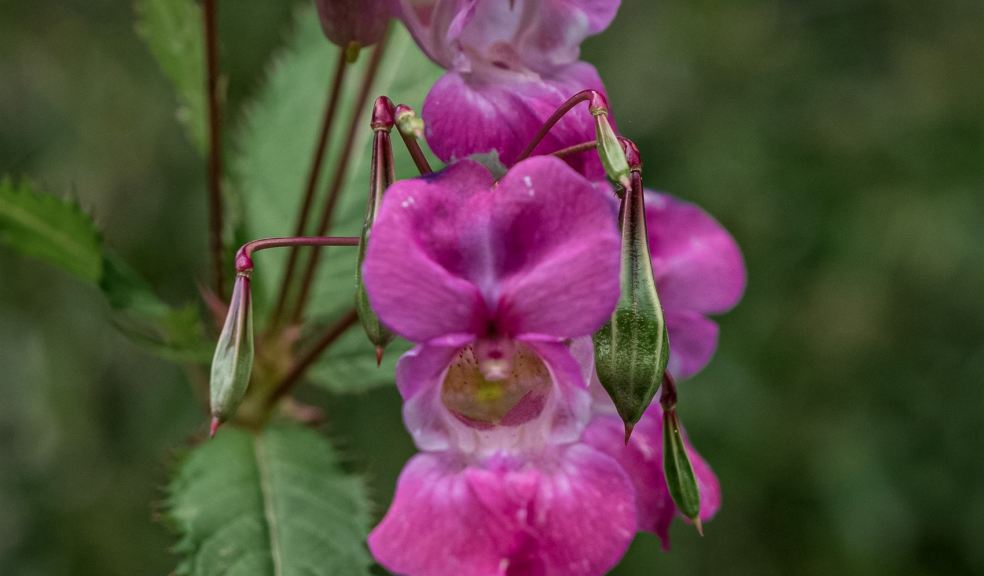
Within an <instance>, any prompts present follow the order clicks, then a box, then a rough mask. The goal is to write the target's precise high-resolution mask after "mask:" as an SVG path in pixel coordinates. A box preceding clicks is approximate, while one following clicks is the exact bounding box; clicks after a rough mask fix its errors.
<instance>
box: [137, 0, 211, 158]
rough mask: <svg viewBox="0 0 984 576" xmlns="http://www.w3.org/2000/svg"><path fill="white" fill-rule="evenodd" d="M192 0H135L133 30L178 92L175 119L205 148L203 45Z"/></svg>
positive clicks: (199, 19) (196, 7)
mask: <svg viewBox="0 0 984 576" xmlns="http://www.w3.org/2000/svg"><path fill="white" fill-rule="evenodd" d="M202 26H203V24H202V11H201V8H200V7H199V5H198V2H195V0H138V1H137V32H138V33H139V34H140V36H141V37H143V39H144V41H145V42H146V43H147V46H148V47H149V48H150V52H151V54H153V55H154V58H155V59H156V60H157V63H158V64H159V65H160V67H161V70H162V71H163V72H164V75H165V76H167V78H168V79H169V80H170V81H171V83H172V84H173V85H174V89H175V91H176V92H177V96H178V102H179V106H178V120H179V121H180V122H181V123H182V124H183V125H184V127H185V130H186V131H187V133H188V138H189V139H190V140H191V141H192V143H193V144H194V145H195V147H196V148H198V150H199V151H200V152H204V151H205V87H204V84H205V48H204V42H203V39H202Z"/></svg>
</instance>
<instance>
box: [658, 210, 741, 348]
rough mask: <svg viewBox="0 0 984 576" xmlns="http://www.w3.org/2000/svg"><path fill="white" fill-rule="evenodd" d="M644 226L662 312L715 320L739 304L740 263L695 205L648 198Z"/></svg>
mask: <svg viewBox="0 0 984 576" xmlns="http://www.w3.org/2000/svg"><path fill="white" fill-rule="evenodd" d="M646 224H647V227H648V229H649V247H650V251H651V252H652V258H653V273H654V275H655V276H656V283H657V285H658V286H659V296H660V299H661V301H662V303H663V306H664V307H666V309H667V310H693V311H696V312H703V313H705V314H715V313H720V312H725V311H727V310H729V309H730V308H731V307H732V306H734V305H735V304H737V303H738V301H739V300H740V299H741V296H742V293H743V292H744V291H745V281H746V277H745V261H744V259H743V258H742V255H741V250H740V249H739V248H738V244H737V243H736V242H735V240H734V238H732V237H731V234H729V233H728V231H727V230H725V229H724V227H723V226H721V225H720V224H719V223H718V222H717V220H715V219H714V218H713V217H711V216H710V215H709V214H707V213H706V212H704V211H703V210H701V209H700V208H699V207H697V206H696V205H694V204H690V203H688V202H684V201H682V200H678V199H676V198H673V197H672V196H668V195H666V194H658V193H654V192H650V193H649V194H648V195H647V196H646ZM670 345H671V346H672V345H673V340H672V338H671V340H670Z"/></svg>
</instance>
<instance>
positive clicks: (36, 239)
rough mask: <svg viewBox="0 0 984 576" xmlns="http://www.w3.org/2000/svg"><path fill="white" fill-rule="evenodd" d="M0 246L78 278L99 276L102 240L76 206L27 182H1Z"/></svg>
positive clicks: (84, 214)
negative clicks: (0, 243) (8, 247)
mask: <svg viewBox="0 0 984 576" xmlns="http://www.w3.org/2000/svg"><path fill="white" fill-rule="evenodd" d="M0 242H3V243H5V244H7V245H8V246H10V247H11V248H13V249H15V250H17V251H18V252H20V253H21V254H23V255H25V256H30V257H33V258H38V259H39V260H43V261H45V262H47V263H49V264H53V265H55V266H57V267H59V268H61V269H63V270H65V271H67V272H70V273H72V274H74V275H76V276H78V277H79V278H81V279H83V280H86V281H89V282H93V283H95V282H98V281H99V278H100V277H101V276H102V253H101V248H100V246H101V243H102V241H101V239H100V235H99V231H98V230H97V229H96V225H95V224H94V223H93V222H92V218H90V217H89V215H88V214H86V213H85V212H83V211H82V209H81V208H79V205H78V203H77V202H74V201H70V200H64V199H61V198H57V197H55V196H51V195H49V194H42V193H40V192H39V191H37V190H36V189H35V188H34V187H33V186H32V185H30V184H28V183H27V182H20V183H19V184H14V183H13V182H12V181H11V180H8V179H4V180H2V181H0Z"/></svg>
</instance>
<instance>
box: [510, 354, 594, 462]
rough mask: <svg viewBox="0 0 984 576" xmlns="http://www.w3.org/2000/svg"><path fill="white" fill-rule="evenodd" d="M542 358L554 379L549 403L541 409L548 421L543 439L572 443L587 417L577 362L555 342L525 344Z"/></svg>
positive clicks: (585, 389)
mask: <svg viewBox="0 0 984 576" xmlns="http://www.w3.org/2000/svg"><path fill="white" fill-rule="evenodd" d="M526 345H528V346H530V347H531V348H533V350H535V351H536V353H537V354H538V355H539V356H540V358H542V359H543V361H544V362H545V363H546V365H547V367H549V369H550V374H551V375H552V376H553V379H554V389H553V394H552V395H551V397H550V398H549V402H550V404H549V405H548V406H546V407H545V408H544V410H545V411H546V413H547V416H548V417H549V419H550V420H549V422H546V423H544V425H546V426H548V427H549V430H548V432H547V434H546V436H547V437H548V438H549V441H550V442H551V443H553V444H560V443H567V442H573V441H575V440H577V439H578V438H579V437H580V436H581V433H582V432H583V431H584V427H585V425H586V424H587V423H588V420H589V419H590V418H591V394H590V393H588V382H587V381H586V380H585V379H584V370H583V366H582V364H581V363H580V362H579V359H578V358H577V357H576V356H574V355H573V354H572V350H571V348H570V347H569V346H567V345H565V344H561V343H555V342H526Z"/></svg>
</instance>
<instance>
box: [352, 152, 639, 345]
mask: <svg viewBox="0 0 984 576" xmlns="http://www.w3.org/2000/svg"><path fill="white" fill-rule="evenodd" d="M488 179H489V177H488V173H487V172H485V171H484V169H483V168H481V167H480V166H479V165H478V164H477V163H474V162H471V161H463V162H459V163H458V164H455V165H453V166H452V167H451V168H449V169H448V170H446V171H445V172H443V173H440V174H438V175H437V176H434V177H431V178H420V179H415V180H408V181H402V182H399V183H397V184H395V185H394V186H393V187H392V188H391V190H390V191H389V192H387V194H386V197H385V199H384V201H383V206H382V209H381V210H380V214H379V216H378V219H377V221H376V225H375V227H374V228H373V234H372V237H371V239H370V241H369V249H368V253H367V256H366V261H365V264H364V277H365V283H366V290H367V292H368V294H369V299H370V302H371V303H372V306H373V308H374V309H375V310H376V313H377V314H378V315H379V317H380V319H381V320H382V321H383V323H385V324H386V325H387V326H389V327H390V328H392V329H393V330H394V331H395V332H397V333H398V334H400V335H402V336H404V337H406V338H408V339H409V340H412V341H414V342H430V343H432V344H444V345H449V344H451V343H452V342H459V343H460V342H464V341H466V340H467V339H468V335H473V336H474V337H486V336H495V337H501V336H515V337H522V338H526V339H542V340H547V339H549V340H555V341H556V340H561V339H565V338H571V337H575V336H582V335H586V334H590V333H591V332H592V331H594V330H595V329H597V328H598V327H599V326H601V325H602V324H603V323H604V322H605V320H607V318H608V316H609V314H611V311H612V309H613V308H614V306H615V301H616V300H617V298H618V266H619V262H618V247H619V243H618V234H617V231H616V227H615V219H614V218H613V217H612V211H611V204H610V202H609V201H608V200H607V198H606V192H605V191H604V190H598V189H595V187H594V186H592V184H591V183H589V182H588V181H587V180H586V179H584V178H583V177H581V176H580V175H578V174H577V173H576V172H574V171H573V170H572V169H571V168H570V167H568V166H567V165H566V164H564V163H563V162H562V161H560V160H558V159H556V158H552V157H537V158H532V159H529V160H527V161H525V162H523V163H521V164H519V165H517V166H515V167H514V168H513V169H512V170H510V171H509V173H508V174H506V176H505V177H504V178H503V180H502V181H501V182H500V183H499V184H498V185H497V186H495V187H494V188H490V187H489V184H490V182H488ZM572 310H577V313H576V314H572V313H571V311H572ZM490 330H491V331H492V332H494V334H489V331H490Z"/></svg>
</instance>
